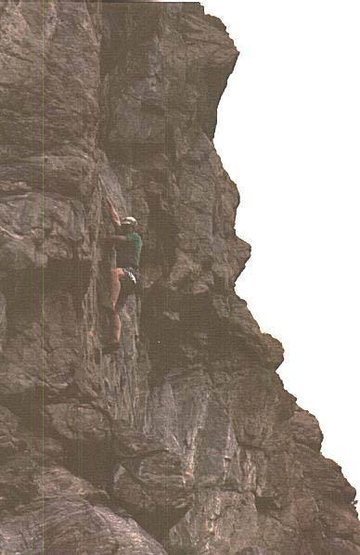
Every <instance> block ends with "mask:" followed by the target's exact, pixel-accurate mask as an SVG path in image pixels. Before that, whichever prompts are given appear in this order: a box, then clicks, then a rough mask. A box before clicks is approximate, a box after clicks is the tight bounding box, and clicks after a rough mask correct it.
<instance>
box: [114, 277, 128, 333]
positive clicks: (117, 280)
mask: <svg viewBox="0 0 360 555" xmlns="http://www.w3.org/2000/svg"><path fill="white" fill-rule="evenodd" d="M124 276H125V273H124V271H123V269H122V268H115V269H114V270H111V305H112V309H113V341H114V342H115V343H120V337H121V320H120V316H119V314H118V312H117V310H116V303H117V302H118V300H119V295H120V292H121V279H122V278H123V277H124Z"/></svg>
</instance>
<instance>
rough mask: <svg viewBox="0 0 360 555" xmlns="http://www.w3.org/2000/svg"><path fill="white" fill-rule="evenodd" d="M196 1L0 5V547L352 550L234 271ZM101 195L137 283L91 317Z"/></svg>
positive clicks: (212, 90)
mask: <svg viewBox="0 0 360 555" xmlns="http://www.w3.org/2000/svg"><path fill="white" fill-rule="evenodd" d="M237 55H238V53H237V51H236V49H235V47H234V44H233V42H232V41H231V39H230V38H229V37H228V35H227V33H226V31H225V28H224V26H223V25H222V23H221V22H220V21H219V20H217V19H215V18H213V17H210V16H206V15H205V14H204V11H203V8H202V7H201V6H200V4H195V3H194V4H191V3H189V4H187V3H184V4H181V3H168V4H166V3H164V4H156V3H142V4H141V3H129V4H126V3H123V2H121V3H116V2H103V3H101V2H98V1H91V0H87V1H86V0H78V1H76V2H75V1H73V2H72V1H63V0H49V1H48V2H40V0H37V1H34V2H32V1H22V0H1V2H0V121H1V142H0V226H1V228H0V374H1V376H0V415H1V424H0V453H1V458H0V460H1V464H0V511H1V513H0V514H1V527H0V551H1V552H2V553H6V554H8V553H9V554H11V553H14V554H15V553H29V554H40V553H49V554H51V555H64V554H65V553H66V554H67V555H72V554H74V555H75V554H76V553H81V554H95V553H96V554H110V553H119V554H124V555H131V554H134V555H135V554H144V555H145V554H146V555H151V554H154V555H160V554H166V553H168V554H169V555H180V554H183V555H191V554H196V555H205V554H210V555H225V554H226V555H250V554H252V555H256V554H258V555H268V554H271V555H275V554H278V555H289V554H290V553H291V554H294V555H329V554H333V555H353V554H358V553H360V527H359V523H358V520H357V515H356V511H355V508H354V496H355V491H354V489H353V488H352V487H351V486H350V485H349V484H348V483H347V481H346V480H345V479H344V477H343V476H342V474H341V469H340V468H339V467H338V466H337V465H336V464H335V463H333V462H332V461H329V460H326V459H325V458H324V457H323V456H322V455H321V454H320V448H321V442H322V434H321V431H320V430H319V427H318V424H317V421H316V419H315V418H314V417H313V416H312V415H310V414H309V413H307V412H306V411H304V410H302V409H300V408H299V407H298V406H297V405H296V399H294V398H293V397H292V396H291V395H289V394H288V393H287V392H286V391H284V388H283V386H282V383H281V381H280V379H279V377H278V376H277V374H276V370H277V368H278V366H279V365H280V364H281V362H282V358H283V351H282V347H281V345H280V344H279V342H278V341H277V340H275V339H273V338H272V337H270V336H269V335H266V334H263V333H261V331H260V329H259V326H258V325H257V323H256V322H255V321H254V319H253V318H252V316H251V314H250V312H249V311H248V309H247V306H246V303H245V301H243V300H240V299H239V298H238V297H237V296H236V295H235V292H234V284H235V281H236V279H237V277H238V276H239V274H240V273H241V271H242V270H243V269H244V267H245V264H246V261H247V260H248V258H249V255H250V248H249V246H248V245H247V244H246V243H244V242H243V241H242V240H240V239H239V238H237V237H236V235H235V231H234V222H235V212H236V208H237V206H238V202H239V199H238V193H237V190H236V187H235V185H234V184H233V183H232V182H231V181H230V179H229V177H228V176H227V174H226V172H225V171H224V169H223V167H222V164H221V161H220V159H219V157H218V155H217V154H216V151H215V149H214V146H213V142H212V139H213V135H214V130H215V126H216V110H217V105H218V102H219V99H220V97H221V95H222V92H223V90H224V88H225V86H226V81H227V78H228V76H229V75H230V73H231V72H232V70H233V68H234V65H235V62H236V59H237ZM106 198H110V199H111V200H112V202H113V203H114V204H115V206H116V207H117V209H118V210H119V212H120V214H121V215H125V214H128V215H129V214H133V215H135V216H136V217H137V218H138V220H139V221H140V227H141V230H140V231H141V233H142V235H143V239H144V245H145V246H144V251H143V256H142V274H143V291H142V293H141V294H139V295H137V296H136V297H135V296H129V297H128V299H127V300H126V302H125V304H124V305H123V306H122V308H121V320H122V323H123V335H122V345H121V348H120V349H119V351H118V352H117V353H115V354H112V355H106V354H104V353H103V346H104V345H105V343H106V341H107V337H108V334H109V325H110V322H109V317H108V309H107V307H108V305H109V271H110V268H111V267H112V265H113V264H114V258H113V252H112V251H111V250H109V249H106V248H105V246H104V243H103V242H102V238H103V237H105V236H106V234H107V233H109V232H110V231H111V229H112V226H111V221H110V218H109V215H108V213H107V210H106V203H105V200H106Z"/></svg>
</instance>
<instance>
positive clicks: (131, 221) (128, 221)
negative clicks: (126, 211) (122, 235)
mask: <svg viewBox="0 0 360 555" xmlns="http://www.w3.org/2000/svg"><path fill="white" fill-rule="evenodd" d="M121 225H122V226H124V227H126V228H129V229H135V228H136V227H137V225H138V223H137V221H136V219H135V218H133V217H132V216H126V218H124V219H123V220H122V221H121Z"/></svg>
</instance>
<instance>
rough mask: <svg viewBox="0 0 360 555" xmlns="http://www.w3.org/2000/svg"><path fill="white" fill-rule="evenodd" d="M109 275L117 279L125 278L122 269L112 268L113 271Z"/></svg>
mask: <svg viewBox="0 0 360 555" xmlns="http://www.w3.org/2000/svg"><path fill="white" fill-rule="evenodd" d="M111 273H112V275H113V276H114V277H116V278H117V279H122V278H123V277H125V272H124V270H123V269H122V268H114V269H113V270H111Z"/></svg>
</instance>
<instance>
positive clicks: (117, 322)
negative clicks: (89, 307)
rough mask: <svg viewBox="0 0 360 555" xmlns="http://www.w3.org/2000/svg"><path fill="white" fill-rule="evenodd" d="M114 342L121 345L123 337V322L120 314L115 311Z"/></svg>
mask: <svg viewBox="0 0 360 555" xmlns="http://www.w3.org/2000/svg"><path fill="white" fill-rule="evenodd" d="M113 334H114V337H113V341H114V342H115V343H120V337H121V320H120V316H119V314H118V313H117V312H116V311H115V312H114V329H113Z"/></svg>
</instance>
